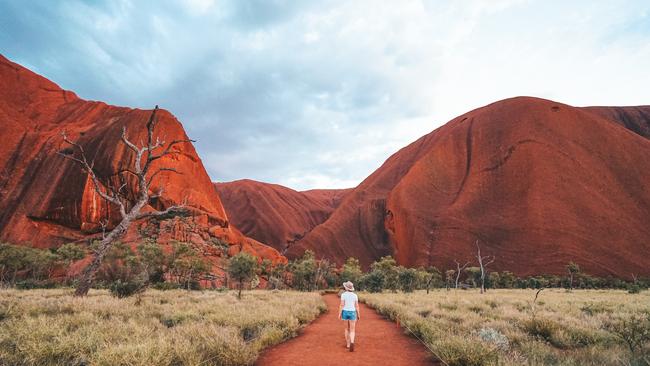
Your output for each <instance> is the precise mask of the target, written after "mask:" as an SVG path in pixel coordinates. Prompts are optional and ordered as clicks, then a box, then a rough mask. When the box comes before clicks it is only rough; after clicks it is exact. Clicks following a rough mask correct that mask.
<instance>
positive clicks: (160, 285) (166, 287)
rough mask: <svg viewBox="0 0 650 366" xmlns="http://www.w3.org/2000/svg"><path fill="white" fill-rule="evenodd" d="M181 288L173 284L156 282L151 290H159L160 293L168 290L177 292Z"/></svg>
mask: <svg viewBox="0 0 650 366" xmlns="http://www.w3.org/2000/svg"><path fill="white" fill-rule="evenodd" d="M180 287H181V286H180V285H179V284H178V283H174V282H158V283H155V284H153V286H151V288H154V289H156V290H161V291H169V290H177V289H179V288H180Z"/></svg>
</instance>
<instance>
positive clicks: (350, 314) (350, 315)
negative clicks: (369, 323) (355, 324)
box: [341, 310, 357, 320]
mask: <svg viewBox="0 0 650 366" xmlns="http://www.w3.org/2000/svg"><path fill="white" fill-rule="evenodd" d="M341 319H343V320H357V312H356V311H355V310H343V311H342V312H341Z"/></svg>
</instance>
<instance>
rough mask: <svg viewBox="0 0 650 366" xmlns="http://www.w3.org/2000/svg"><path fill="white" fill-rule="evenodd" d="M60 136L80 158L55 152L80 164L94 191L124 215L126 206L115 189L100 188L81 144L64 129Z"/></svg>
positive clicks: (92, 165)
mask: <svg viewBox="0 0 650 366" xmlns="http://www.w3.org/2000/svg"><path fill="white" fill-rule="evenodd" d="M61 136H63V141H64V142H65V143H67V144H69V145H71V146H72V147H73V148H76V149H77V150H78V151H79V154H80V155H81V159H79V158H76V157H74V155H71V154H64V153H61V152H57V154H59V155H61V156H63V157H64V158H66V159H68V160H72V161H74V162H76V163H78V164H80V165H81V168H82V169H83V170H84V171H85V172H86V173H87V174H88V175H89V176H90V178H91V180H92V182H93V186H94V188H95V192H97V194H98V195H99V196H100V197H102V198H103V199H105V200H107V201H109V202H111V203H113V204H115V205H117V206H118V207H119V209H120V215H122V217H125V216H126V208H125V207H124V203H122V201H120V199H119V198H118V197H117V193H116V192H115V191H112V192H111V193H112V194H109V193H108V192H105V191H104V190H103V189H102V188H101V184H100V182H99V179H98V178H97V175H96V174H95V170H94V169H93V167H94V162H93V163H92V164H89V163H88V160H87V159H86V153H85V151H84V149H83V147H82V146H81V145H79V144H78V143H76V142H73V141H71V140H70V139H69V138H68V136H67V135H66V133H65V131H63V132H61ZM73 154H74V152H73ZM106 190H107V191H111V189H109V188H107V189H106Z"/></svg>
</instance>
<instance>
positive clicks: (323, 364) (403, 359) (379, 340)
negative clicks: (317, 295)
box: [256, 295, 438, 366]
mask: <svg viewBox="0 0 650 366" xmlns="http://www.w3.org/2000/svg"><path fill="white" fill-rule="evenodd" d="M324 299H325V302H326V303H327V307H328V312H327V313H326V314H324V315H322V316H321V317H320V318H318V319H316V320H315V321H314V322H313V323H311V324H310V325H308V326H307V327H306V328H305V329H304V330H303V332H302V333H301V334H300V335H299V336H298V337H296V338H294V339H291V340H289V341H287V342H285V343H282V344H280V345H278V346H275V347H273V348H271V349H269V350H267V351H266V352H264V353H263V354H262V356H261V357H260V358H259V359H258V361H257V362H256V365H258V366H294V365H295V366H311V365H313V366H328V365H332V366H340V365H349V366H354V365H391V366H402V365H403V366H419V365H437V364H438V363H437V362H435V360H434V358H433V356H431V355H430V354H429V352H428V351H427V349H426V348H425V347H424V346H423V345H422V344H421V343H420V342H419V341H418V340H416V339H415V338H411V337H408V336H407V335H405V334H404V332H403V331H402V330H401V329H400V328H399V327H398V326H397V325H396V324H395V323H392V322H390V321H388V320H386V319H384V318H382V317H381V316H380V315H378V314H377V313H376V312H375V311H374V310H372V309H370V308H369V307H367V306H366V305H364V304H360V306H361V309H360V311H361V320H359V321H358V322H357V329H356V333H357V335H356V342H355V350H354V352H349V351H348V350H347V348H346V347H345V336H344V329H345V328H344V325H343V324H344V323H343V321H341V320H338V318H337V312H338V306H339V298H338V297H337V296H336V295H326V296H324Z"/></svg>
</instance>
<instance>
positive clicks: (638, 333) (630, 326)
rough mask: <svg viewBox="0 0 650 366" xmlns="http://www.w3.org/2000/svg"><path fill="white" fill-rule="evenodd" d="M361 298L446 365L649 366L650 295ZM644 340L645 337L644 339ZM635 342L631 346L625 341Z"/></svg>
mask: <svg viewBox="0 0 650 366" xmlns="http://www.w3.org/2000/svg"><path fill="white" fill-rule="evenodd" d="M535 292H536V291H535V290H491V291H488V293H486V294H484V295H481V294H479V293H478V292H477V291H453V290H452V291H445V290H438V291H433V292H432V293H430V294H428V295H427V294H426V293H425V292H416V293H411V294H403V293H380V294H362V295H361V299H362V301H365V302H366V303H367V304H368V305H370V306H372V307H374V308H375V309H376V310H377V311H379V312H380V313H382V314H383V315H385V316H386V317H388V318H391V319H393V320H397V319H399V321H400V322H401V323H402V325H403V326H404V327H406V328H409V329H410V330H411V332H413V333H414V334H415V335H416V336H417V337H419V338H420V339H421V340H423V341H424V343H425V344H426V345H427V347H429V348H430V350H431V351H432V352H433V353H435V354H436V355H437V356H438V357H439V358H441V359H442V360H444V361H445V362H446V363H447V364H449V365H452V366H454V365H456V366H459V365H567V366H568V365H650V344H649V343H648V341H649V340H650V338H648V336H649V335H650V329H649V327H650V291H644V292H642V293H640V294H628V293H627V292H625V291H618V290H575V291H573V292H570V293H569V292H566V291H565V290H559V289H546V290H544V291H542V292H541V293H540V294H539V298H538V300H537V302H534V301H533V300H534V297H535ZM644 334H645V335H644ZM630 338H632V339H636V340H637V341H638V343H637V344H636V347H630V346H628V342H629V340H630Z"/></svg>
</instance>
